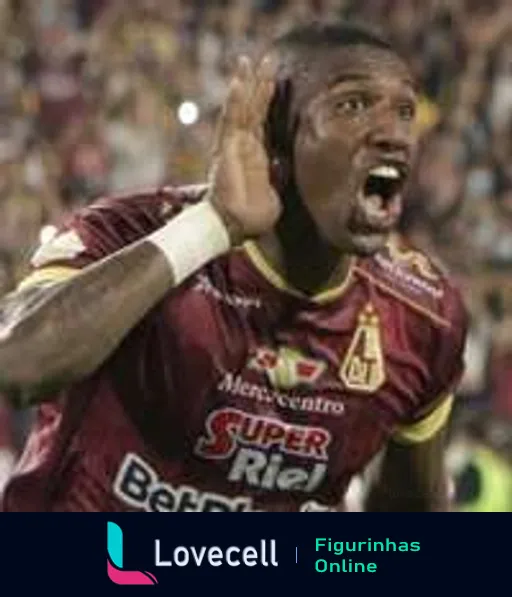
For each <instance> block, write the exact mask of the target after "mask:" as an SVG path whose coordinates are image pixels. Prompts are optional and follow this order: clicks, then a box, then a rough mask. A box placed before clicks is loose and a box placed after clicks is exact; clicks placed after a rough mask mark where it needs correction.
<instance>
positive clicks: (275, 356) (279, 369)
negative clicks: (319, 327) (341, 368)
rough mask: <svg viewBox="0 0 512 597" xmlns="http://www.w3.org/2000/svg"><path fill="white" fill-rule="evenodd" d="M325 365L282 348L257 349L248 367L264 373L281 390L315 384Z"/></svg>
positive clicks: (298, 352) (289, 349)
mask: <svg viewBox="0 0 512 597" xmlns="http://www.w3.org/2000/svg"><path fill="white" fill-rule="evenodd" d="M326 366H327V365H326V363H323V362H322V361H319V360H317V359H311V358H308V357H305V356H304V355H303V354H302V353H301V352H300V351H298V350H296V349H293V348H288V347H284V346H282V347H281V348H279V349H278V350H277V351H276V350H273V349H271V348H266V347H263V348H258V349H257V351H256V354H255V355H254V356H253V357H252V358H251V359H250V360H249V363H248V367H249V368H250V369H253V370H255V371H259V372H261V373H265V375H266V376H267V377H268V379H269V381H270V383H271V384H272V385H273V386H274V387H276V388H281V389H290V388H294V387H297V386H299V385H302V384H306V385H311V384H313V383H315V382H316V381H317V380H318V378H319V377H320V376H321V375H322V373H323V372H324V371H325V369H326Z"/></svg>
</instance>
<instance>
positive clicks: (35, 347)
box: [0, 59, 279, 406]
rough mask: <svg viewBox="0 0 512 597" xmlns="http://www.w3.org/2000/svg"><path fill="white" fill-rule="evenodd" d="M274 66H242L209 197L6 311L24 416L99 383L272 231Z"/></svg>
mask: <svg viewBox="0 0 512 597" xmlns="http://www.w3.org/2000/svg"><path fill="white" fill-rule="evenodd" d="M274 75H275V65H274V64H272V63H271V62H270V61H268V60H267V61H263V62H262V63H261V65H260V66H259V67H258V69H253V68H252V66H251V64H250V63H249V61H248V60H246V59H244V60H241V61H240V63H239V65H238V68H237V71H236V73H235V76H234V78H233V82H232V84H231V88H230V92H229V94H228V99H227V102H226V106H225V109H224V111H223V115H222V118H221V121H220V127H219V134H218V138H217V146H216V153H215V157H214V161H213V167H212V174H211V180H210V182H211V185H210V193H209V196H208V197H207V198H206V199H205V200H204V201H202V202H201V203H200V204H198V205H194V206H192V207H189V208H187V209H185V210H184V211H183V212H182V213H181V214H179V215H178V216H176V217H175V218H173V219H172V220H171V221H169V222H168V223H167V224H165V225H164V226H163V227H162V228H160V229H158V230H156V231H155V232H153V233H151V234H150V235H148V236H146V237H143V238H141V239H138V240H137V241H136V242H133V243H131V244H128V245H127V246H123V247H122V248H120V249H118V250H116V251H115V252H113V253H112V254H108V255H106V256H105V257H103V258H101V259H100V260H98V261H97V262H94V263H92V264H90V265H87V266H86V267H84V268H83V269H81V270H80V271H78V272H73V274H72V275H70V276H67V277H66V279H64V280H62V281H59V282H53V283H51V284H41V285H36V286H34V287H30V288H25V289H23V288H22V289H20V290H18V291H17V292H15V293H13V294H11V295H9V296H7V297H5V298H3V300H1V301H0V388H1V389H3V390H4V391H6V393H7V394H8V395H9V396H11V397H12V398H11V400H12V401H13V402H15V403H16V405H18V406H20V405H21V406H25V405H27V404H30V403H31V402H33V401H35V400H37V399H38V398H39V399H41V398H42V397H43V396H45V395H47V393H48V392H53V391H54V390H55V389H57V388H58V387H61V386H63V385H65V384H67V383H70V382H72V381H75V380H78V379H81V378H83V377H84V376H87V375H88V374H90V373H92V372H93V371H94V370H95V369H96V368H97V367H98V366H99V365H100V364H101V363H103V362H104V361H105V359H107V357H108V356H109V355H110V354H111V353H112V351H114V350H115V348H116V347H117V346H118V345H119V343H120V342H121V340H122V339H123V338H124V337H125V335H126V334H127V333H128V332H129V331H130V330H131V329H132V328H133V327H134V326H135V325H136V324H137V323H138V322H139V321H140V320H141V318H143V317H144V315H145V314H146V313H147V312H148V311H149V310H150V309H151V308H152V307H153V306H154V305H155V304H156V303H157V302H158V301H159V300H160V299H162V298H163V297H164V295H165V294H166V293H167V292H168V291H169V290H171V289H172V288H174V287H176V286H178V285H179V284H180V283H181V282H182V281H183V280H184V279H185V278H187V276H189V275H190V274H192V273H193V272H194V271H196V270H197V269H199V268H200V267H201V266H203V265H204V264H205V263H207V262H208V261H209V260H211V259H213V258H215V257H216V256H218V255H219V254H221V253H222V252H225V251H227V250H229V248H230V247H231V246H232V245H235V244H238V243H239V242H241V241H242V240H244V239H245V238H248V237H254V236H258V235H259V234H262V233H263V232H265V231H267V230H269V229H271V228H272V227H273V225H274V224H275V222H276V221H277V218H278V215H279V200H278V198H277V195H276V194H275V192H274V191H273V189H272V188H271V184H270V180H269V173H268V161H267V156H266V153H265V150H264V147H263V144H262V132H261V131H262V126H263V122H264V119H265V116H266V113H267V109H268V104H269V101H270V98H271V96H272V94H273V80H274Z"/></svg>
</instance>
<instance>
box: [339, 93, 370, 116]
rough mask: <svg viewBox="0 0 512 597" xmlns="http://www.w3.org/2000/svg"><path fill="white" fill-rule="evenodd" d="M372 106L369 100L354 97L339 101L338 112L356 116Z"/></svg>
mask: <svg viewBox="0 0 512 597" xmlns="http://www.w3.org/2000/svg"><path fill="white" fill-rule="evenodd" d="M369 106H370V100H369V98H367V97H365V96H363V95H354V96H351V97H345V98H343V99H339V100H338V101H337V102H336V112H338V113H341V114H347V115H349V116H355V115H357V114H360V113H362V112H364V111H365V110H367V109H368V108H369Z"/></svg>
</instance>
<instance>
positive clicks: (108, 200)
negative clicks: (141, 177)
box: [76, 184, 208, 220]
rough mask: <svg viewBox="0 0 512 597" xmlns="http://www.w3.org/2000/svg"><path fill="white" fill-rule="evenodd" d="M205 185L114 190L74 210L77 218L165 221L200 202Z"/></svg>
mask: <svg viewBox="0 0 512 597" xmlns="http://www.w3.org/2000/svg"><path fill="white" fill-rule="evenodd" d="M207 189H208V186H207V185H206V184H196V185H184V186H172V185H168V186H161V187H155V188H143V189H136V190H131V191H127V192H124V193H114V194H110V195H106V196H103V197H99V198H98V199H97V200H96V201H94V202H92V203H91V204H90V205H88V206H87V207H85V208H83V209H81V210H79V211H77V212H76V215H77V216H78V217H87V216H96V215H103V216H107V217H108V216H115V215H119V216H121V217H123V216H130V215H131V216H134V217H147V218H149V219H151V220H168V219H169V218H170V217H172V215H173V214H174V213H178V212H179V211H181V210H182V209H183V208H185V207H187V206H189V205H193V204H195V203H197V202H198V201H200V200H201V199H202V198H203V197H204V195H205V193H206V191H207Z"/></svg>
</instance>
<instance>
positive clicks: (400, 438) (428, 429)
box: [393, 394, 453, 444]
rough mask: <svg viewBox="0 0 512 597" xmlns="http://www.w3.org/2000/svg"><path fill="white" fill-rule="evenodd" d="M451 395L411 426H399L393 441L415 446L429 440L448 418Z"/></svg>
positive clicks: (451, 401)
mask: <svg viewBox="0 0 512 597" xmlns="http://www.w3.org/2000/svg"><path fill="white" fill-rule="evenodd" d="M452 406H453V394H449V395H448V396H445V397H443V398H441V400H440V403H439V405H438V406H437V407H436V408H435V410H433V411H432V412H431V413H430V414H428V415H427V416H426V417H425V418H423V419H421V420H420V421H418V422H417V423H413V424H412V425H400V426H399V427H398V428H397V430H396V432H395V433H394V435H393V439H394V440H395V441H397V442H400V443H404V444H416V443H420V442H425V441H427V440H429V439H431V438H432V437H433V436H434V435H435V434H436V433H437V432H438V431H439V430H440V429H442V428H443V427H444V426H445V425H446V423H447V421H448V418H449V416H450V413H451V410H452Z"/></svg>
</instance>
